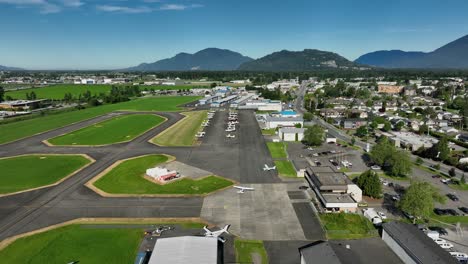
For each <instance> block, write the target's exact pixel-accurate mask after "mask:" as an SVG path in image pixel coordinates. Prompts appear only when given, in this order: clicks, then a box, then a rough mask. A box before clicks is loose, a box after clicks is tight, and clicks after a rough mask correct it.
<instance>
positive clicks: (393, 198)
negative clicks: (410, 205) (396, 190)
mask: <svg viewBox="0 0 468 264" xmlns="http://www.w3.org/2000/svg"><path fill="white" fill-rule="evenodd" d="M392 200H393V201H400V195H398V194H396V195H393V196H392Z"/></svg>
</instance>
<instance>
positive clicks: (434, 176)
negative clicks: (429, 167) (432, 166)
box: [432, 174, 441, 179]
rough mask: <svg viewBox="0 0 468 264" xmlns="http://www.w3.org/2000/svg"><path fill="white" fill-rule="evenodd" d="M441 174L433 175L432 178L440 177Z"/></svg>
mask: <svg viewBox="0 0 468 264" xmlns="http://www.w3.org/2000/svg"><path fill="white" fill-rule="evenodd" d="M440 177H441V176H440V175H439V174H435V175H432V178H434V179H439V178H440Z"/></svg>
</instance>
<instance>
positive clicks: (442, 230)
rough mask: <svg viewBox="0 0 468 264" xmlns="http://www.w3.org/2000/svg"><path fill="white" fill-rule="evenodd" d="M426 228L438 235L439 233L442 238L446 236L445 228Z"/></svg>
mask: <svg viewBox="0 0 468 264" xmlns="http://www.w3.org/2000/svg"><path fill="white" fill-rule="evenodd" d="M428 228H429V230H432V231H436V232H438V233H439V234H440V235H442V236H446V235H448V232H447V230H446V229H445V228H443V227H440V226H430V227H428Z"/></svg>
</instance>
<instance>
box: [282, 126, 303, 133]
mask: <svg viewBox="0 0 468 264" xmlns="http://www.w3.org/2000/svg"><path fill="white" fill-rule="evenodd" d="M279 131H280V133H285V134H296V133H299V134H300V133H304V131H305V128H297V127H282V128H280V129H279Z"/></svg>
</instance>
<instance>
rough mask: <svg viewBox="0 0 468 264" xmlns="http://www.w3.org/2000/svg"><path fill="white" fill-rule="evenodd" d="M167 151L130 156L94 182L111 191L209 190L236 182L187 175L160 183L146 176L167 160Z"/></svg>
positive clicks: (119, 192) (213, 177)
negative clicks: (157, 153) (165, 152)
mask: <svg viewBox="0 0 468 264" xmlns="http://www.w3.org/2000/svg"><path fill="white" fill-rule="evenodd" d="M167 160H168V158H167V157H166V156H164V155H148V156H143V157H138V158H135V159H130V160H126V161H124V162H122V163H121V164H119V165H118V166H117V167H115V168H113V169H112V170H111V171H109V172H108V173H107V174H106V175H104V176H103V177H102V178H100V179H99V180H97V181H96V182H95V183H94V186H96V187H97V188H99V189H101V190H103V191H104V192H107V193H110V194H191V195H200V194H206V193H210V192H213V191H216V190H218V189H222V188H225V187H227V186H230V185H232V184H233V183H232V182H231V181H229V180H226V179H223V178H220V177H216V176H208V177H205V178H202V179H199V180H192V179H190V178H183V179H180V180H176V181H174V182H172V183H167V184H164V185H159V184H157V183H154V182H151V181H149V180H147V179H145V178H144V177H143V176H144V174H145V171H146V169H149V168H152V167H155V166H157V165H159V164H161V163H164V162H166V161H167Z"/></svg>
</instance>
